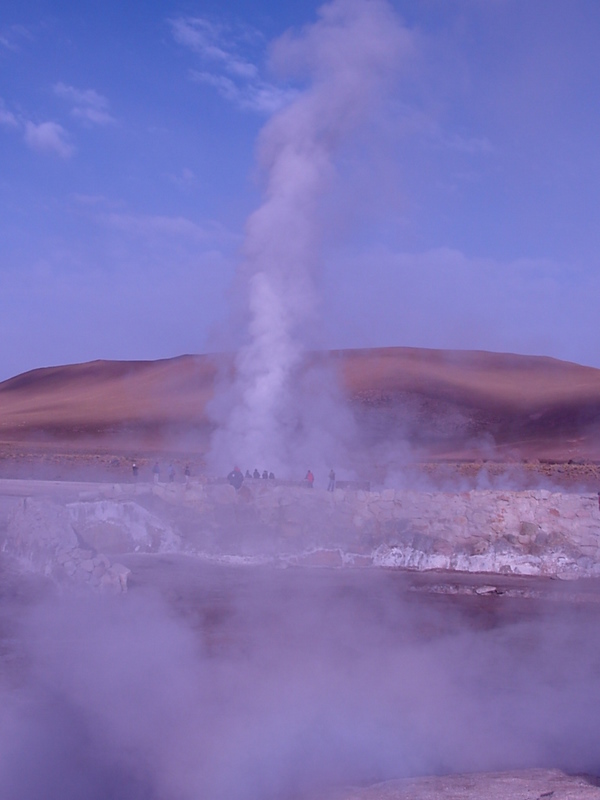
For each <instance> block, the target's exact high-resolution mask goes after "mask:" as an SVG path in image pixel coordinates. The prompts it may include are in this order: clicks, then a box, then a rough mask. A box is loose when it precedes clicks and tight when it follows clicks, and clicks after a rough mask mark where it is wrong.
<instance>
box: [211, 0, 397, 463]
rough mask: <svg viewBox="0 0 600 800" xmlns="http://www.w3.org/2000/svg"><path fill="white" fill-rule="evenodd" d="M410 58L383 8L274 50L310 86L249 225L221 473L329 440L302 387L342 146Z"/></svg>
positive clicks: (339, 15) (326, 19)
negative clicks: (243, 306)
mask: <svg viewBox="0 0 600 800" xmlns="http://www.w3.org/2000/svg"><path fill="white" fill-rule="evenodd" d="M410 51H411V38H410V34H409V33H408V32H407V30H406V29H405V28H404V27H403V26H402V24H401V22H400V20H399V19H398V17H397V16H396V15H395V13H394V12H393V10H392V8H391V6H390V4H389V3H388V2H387V1H386V0H333V2H331V3H328V4H326V5H324V6H323V7H322V8H321V9H320V11H319V19H318V21H317V22H316V23H314V24H313V25H310V26H308V27H306V28H305V29H304V30H303V31H302V32H301V33H300V34H298V35H295V34H287V35H285V36H283V37H282V38H281V39H280V40H279V41H278V42H276V44H275V47H274V49H273V63H274V65H275V67H276V68H277V69H278V70H279V71H280V72H281V73H287V74H288V75H294V76H297V77H299V78H302V79H305V80H307V81H308V86H307V87H306V88H305V89H304V90H303V91H301V92H299V93H298V94H297V95H296V96H295V99H294V100H293V101H292V102H291V103H290V104H289V105H288V106H287V107H285V108H284V109H282V110H281V111H279V112H278V113H276V114H275V115H274V116H273V117H272V118H271V119H270V121H269V122H268V123H267V125H266V126H265V128H264V129H263V131H262V133H261V137H260V141H259V163H260V166H261V168H262V170H263V171H264V173H265V175H266V187H265V199H264V202H263V204H262V205H261V206H260V207H259V208H258V209H257V210H256V211H255V212H254V213H253V214H252V215H251V216H250V218H249V219H248V222H247V227H246V240H245V245H244V261H243V266H242V273H243V275H244V277H245V279H246V281H247V300H248V303H247V309H248V315H249V321H248V330H247V333H248V336H247V342H246V343H245V345H244V346H243V347H242V349H241V350H240V352H239V354H238V357H237V360H236V382H235V386H234V398H235V399H234V401H233V408H232V410H231V413H230V414H229V417H228V420H227V422H226V424H225V425H224V426H223V427H222V429H221V430H220V431H219V432H218V434H217V435H216V437H215V440H214V442H213V456H214V454H215V453H218V455H219V457H218V458H217V459H215V460H216V461H217V462H218V463H219V466H220V467H222V466H226V465H227V464H230V463H232V461H238V462H240V463H241V464H242V465H243V466H250V467H252V466H253V465H259V466H261V465H262V466H266V467H268V468H270V469H275V470H276V471H278V472H279V473H280V474H281V473H282V472H283V473H285V472H286V470H289V468H290V465H291V464H294V463H296V464H297V463H298V458H299V447H300V443H301V442H302V443H304V447H302V448H301V449H302V451H303V455H306V457H307V458H310V457H311V453H310V449H311V448H307V447H306V442H307V441H310V442H311V443H312V444H313V445H315V446H316V445H317V443H318V442H319V441H321V442H322V441H323V437H322V436H321V435H319V434H318V433H315V427H314V425H315V423H314V420H315V419H318V418H322V417H323V413H322V412H320V411H318V412H316V413H314V409H313V407H314V399H315V397H316V396H315V393H314V391H312V392H308V391H306V390H305V389H304V388H303V385H302V379H303V376H304V375H305V366H306V365H305V353H306V347H307V344H313V345H314V342H311V341H310V336H309V333H308V331H309V329H310V328H311V327H313V324H314V323H315V319H316V315H317V306H318V299H317V298H318V295H317V287H316V275H317V273H318V271H319V268H320V266H321V265H320V263H319V262H320V252H321V243H322V241H323V237H324V235H325V232H324V230H323V229H322V225H321V219H320V218H321V216H322V213H321V212H322V200H323V197H324V196H325V194H326V193H327V191H328V189H329V188H330V186H331V185H332V181H333V178H334V176H335V160H336V156H337V154H338V153H339V151H340V148H341V147H342V146H344V144H346V142H347V141H348V139H349V137H351V135H352V134H353V133H354V132H356V131H357V130H358V129H359V128H360V127H361V126H362V125H363V124H364V123H365V122H367V121H368V119H369V117H370V115H371V114H372V113H373V112H374V111H375V110H376V109H377V108H378V107H379V106H380V104H381V102H382V100H383V99H384V97H385V95H386V92H387V90H388V89H389V87H390V86H391V84H392V83H393V81H394V78H395V77H396V76H397V75H398V72H399V68H400V65H401V61H402V59H403V58H405V57H406V56H407V55H408V54H409V53H410ZM313 388H314V387H313ZM317 394H318V402H319V403H323V396H322V393H317ZM332 413H334V412H332ZM325 416H326V417H327V416H328V415H327V414H325ZM329 416H331V415H329ZM325 441H326V442H328V447H326V448H325V452H322V453H321V454H318V453H314V457H316V458H318V457H319V456H320V457H322V458H324V459H325V460H326V459H327V457H329V456H331V455H332V453H331V436H329V437H325ZM321 449H322V448H321ZM305 466H306V464H305Z"/></svg>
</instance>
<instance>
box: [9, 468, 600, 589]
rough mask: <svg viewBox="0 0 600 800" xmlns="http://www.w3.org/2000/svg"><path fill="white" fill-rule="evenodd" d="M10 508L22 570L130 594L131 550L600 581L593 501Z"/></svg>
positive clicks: (207, 492) (263, 500)
mask: <svg viewBox="0 0 600 800" xmlns="http://www.w3.org/2000/svg"><path fill="white" fill-rule="evenodd" d="M5 500H6V498H5ZM11 503H12V504H11V505H10V509H9V510H8V511H6V510H5V512H4V513H5V520H4V538H3V543H2V550H3V551H4V552H5V553H8V554H10V555H11V556H13V557H14V558H17V559H19V560H20V562H21V563H22V564H23V565H24V568H25V567H26V568H28V569H32V570H35V571H38V572H42V573H43V574H46V575H49V576H50V577H53V578H55V579H60V580H63V579H64V580H71V581H76V582H80V583H88V584H89V585H91V586H96V587H99V588H111V589H118V590H123V589H125V588H126V583H127V570H126V568H125V567H123V566H122V565H121V564H120V561H119V557H120V556H122V555H123V554H126V553H130V552H146V553H161V552H162V553H165V552H183V553H187V554H190V555H195V556H200V557H203V558H208V559H213V560H222V561H227V562H229V563H232V562H240V561H245V562H247V563H273V564H281V565H312V566H316V565H322V566H375V567H402V568H408V569H417V570H431V569H444V570H460V571H467V572H488V573H516V574H528V575H558V576H560V577H566V578H568V577H572V578H575V577H579V576H593V575H600V511H599V509H598V498H597V496H596V495H582V494H562V493H558V492H549V491H543V490H537V491H521V492H507V491H492V490H473V491H468V492H462V493H446V492H416V491H406V490H400V489H385V490H383V491H380V492H375V491H371V492H367V491H351V490H343V489H337V490H336V491H335V492H332V493H329V492H325V491H322V490H318V489H308V488H306V487H304V486H285V485H277V484H275V485H274V484H272V483H270V482H269V483H268V484H267V483H262V481H261V482H257V483H254V482H248V483H247V484H244V485H243V486H242V488H241V489H240V490H239V491H238V492H236V491H235V490H234V489H233V488H232V487H231V486H229V485H227V484H201V483H191V484H189V485H186V486H184V485H180V484H179V485H178V484H167V485H162V484H159V485H157V486H155V485H150V484H141V485H137V486H131V487H129V488H126V487H121V488H120V490H119V491H118V492H116V491H115V492H114V493H113V496H112V497H111V498H108V497H106V495H105V493H104V492H103V491H102V490H101V488H100V487H99V490H98V496H97V497H96V498H94V493H93V491H92V490H89V489H88V490H86V491H85V493H83V492H80V493H79V495H78V496H71V497H60V498H54V499H52V498H48V497H37V498H36V497H29V498H23V499H20V500H12V501H11ZM1 505H2V504H1V503H0V506H1ZM2 508H3V507H2ZM0 513H2V509H1V508H0ZM0 523H1V520H0Z"/></svg>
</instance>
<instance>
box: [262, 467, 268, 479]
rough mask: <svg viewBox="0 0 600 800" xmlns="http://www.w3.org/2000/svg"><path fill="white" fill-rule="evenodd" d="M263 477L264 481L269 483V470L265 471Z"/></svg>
mask: <svg viewBox="0 0 600 800" xmlns="http://www.w3.org/2000/svg"><path fill="white" fill-rule="evenodd" d="M262 476H263V479H264V480H265V481H268V480H269V473H268V472H267V470H266V469H263V474H262Z"/></svg>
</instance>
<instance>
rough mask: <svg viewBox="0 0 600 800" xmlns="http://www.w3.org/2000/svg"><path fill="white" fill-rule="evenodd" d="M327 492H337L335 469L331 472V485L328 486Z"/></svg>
mask: <svg viewBox="0 0 600 800" xmlns="http://www.w3.org/2000/svg"><path fill="white" fill-rule="evenodd" d="M327 491H328V492H334V491H335V472H334V470H333V467H332V468H331V469H330V470H329V483H328V484H327Z"/></svg>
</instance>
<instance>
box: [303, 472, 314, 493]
mask: <svg viewBox="0 0 600 800" xmlns="http://www.w3.org/2000/svg"><path fill="white" fill-rule="evenodd" d="M304 480H305V481H306V483H307V484H308V488H309V489H312V488H313V486H314V483H315V476H314V475H313V474H312V471H311V470H310V469H309V470H308V472H307V473H306V475H305V477H304Z"/></svg>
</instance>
